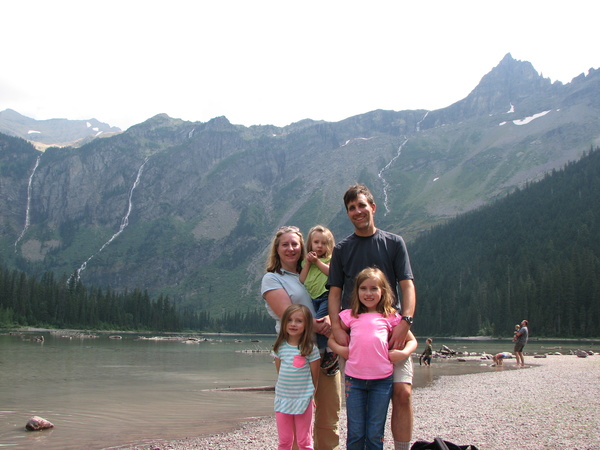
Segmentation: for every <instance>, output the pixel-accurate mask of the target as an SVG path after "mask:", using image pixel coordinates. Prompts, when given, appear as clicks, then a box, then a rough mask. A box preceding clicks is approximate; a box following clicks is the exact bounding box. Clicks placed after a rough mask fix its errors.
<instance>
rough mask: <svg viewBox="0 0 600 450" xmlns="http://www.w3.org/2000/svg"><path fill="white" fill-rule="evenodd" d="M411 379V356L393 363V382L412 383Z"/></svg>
mask: <svg viewBox="0 0 600 450" xmlns="http://www.w3.org/2000/svg"><path fill="white" fill-rule="evenodd" d="M412 380H413V362H412V357H410V356H409V357H408V358H406V359H405V360H404V361H398V362H397V363H396V364H394V383H406V384H411V385H412Z"/></svg>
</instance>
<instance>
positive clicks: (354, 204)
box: [347, 194, 377, 235]
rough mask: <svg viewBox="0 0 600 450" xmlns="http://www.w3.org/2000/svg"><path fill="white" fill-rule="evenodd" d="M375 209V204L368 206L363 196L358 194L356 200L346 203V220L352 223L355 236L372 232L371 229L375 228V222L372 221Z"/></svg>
mask: <svg viewBox="0 0 600 450" xmlns="http://www.w3.org/2000/svg"><path fill="white" fill-rule="evenodd" d="M376 209H377V205H375V203H373V204H370V203H369V202H368V201H367V197H365V195H364V194H358V197H357V198H356V200H353V201H351V202H350V203H348V205H347V214H348V218H349V219H350V221H351V222H352V225H354V229H355V231H356V234H358V235H360V234H361V232H362V233H365V234H369V233H371V232H374V230H373V228H374V227H375V222H374V220H373V215H374V214H375V210H376ZM371 234H372V233H371Z"/></svg>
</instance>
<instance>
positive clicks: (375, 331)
mask: <svg viewBox="0 0 600 450" xmlns="http://www.w3.org/2000/svg"><path fill="white" fill-rule="evenodd" d="M392 292H393V291H392V289H391V287H390V284H389V283H388V281H387V279H386V277H385V275H384V273H383V272H382V271H381V270H379V269H376V268H367V269H364V270H362V271H361V272H360V273H359V274H358V275H357V276H356V282H355V284H354V289H353V291H352V300H351V308H350V309H347V310H344V311H341V312H340V321H341V326H342V328H343V329H344V330H345V331H347V332H350V344H349V346H348V347H345V346H341V345H339V344H337V342H336V341H335V339H331V338H330V339H329V345H330V347H331V348H332V349H333V351H334V352H336V353H337V354H339V355H340V356H342V357H343V358H345V359H346V360H347V361H346V368H345V373H346V412H347V416H348V435H347V441H346V447H347V448H348V450H354V449H360V450H363V449H365V448H367V449H383V435H384V429H385V421H386V418H387V410H388V406H389V403H390V399H391V395H392V385H393V374H394V366H393V363H395V362H397V361H403V360H405V359H406V358H409V357H410V354H411V353H412V352H414V351H415V350H416V349H417V341H416V339H415V337H414V335H413V334H412V333H411V332H410V331H409V332H408V335H407V341H406V345H405V346H404V349H402V350H389V349H388V340H389V336H390V334H391V332H392V329H393V328H394V327H395V326H396V325H398V323H399V322H400V320H401V316H400V315H399V314H398V313H397V311H396V309H395V308H394V307H393V304H394V295H393V293H392Z"/></svg>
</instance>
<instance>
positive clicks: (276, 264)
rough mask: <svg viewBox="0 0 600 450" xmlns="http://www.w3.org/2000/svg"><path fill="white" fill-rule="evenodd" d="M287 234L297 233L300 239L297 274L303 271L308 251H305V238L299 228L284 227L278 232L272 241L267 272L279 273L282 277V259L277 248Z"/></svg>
mask: <svg viewBox="0 0 600 450" xmlns="http://www.w3.org/2000/svg"><path fill="white" fill-rule="evenodd" d="M286 233H295V234H296V235H297V236H298V237H299V238H300V257H299V258H298V262H297V264H296V273H300V272H301V271H302V261H303V260H304V257H305V256H306V250H305V249H304V237H303V236H302V233H301V232H300V229H299V228H298V227H292V226H284V227H281V228H279V230H277V233H275V237H274V238H273V240H272V241H271V250H270V251H269V255H268V256H267V268H266V270H267V272H277V273H278V274H280V275H281V259H280V258H279V253H278V252H277V248H278V247H279V241H281V236H283V235H284V234H286Z"/></svg>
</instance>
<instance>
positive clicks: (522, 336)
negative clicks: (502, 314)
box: [513, 320, 529, 368]
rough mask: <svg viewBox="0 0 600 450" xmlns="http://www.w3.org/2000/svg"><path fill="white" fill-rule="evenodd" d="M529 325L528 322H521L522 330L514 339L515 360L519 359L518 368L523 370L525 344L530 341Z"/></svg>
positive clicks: (520, 329)
mask: <svg viewBox="0 0 600 450" xmlns="http://www.w3.org/2000/svg"><path fill="white" fill-rule="evenodd" d="M527 325H528V323H527V321H526V320H524V321H523V322H521V328H519V331H517V334H515V337H514V338H513V340H514V341H515V348H514V353H515V358H516V359H517V367H521V368H523V367H525V357H524V355H523V348H524V347H525V344H527V339H529V329H528V328H527Z"/></svg>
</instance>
